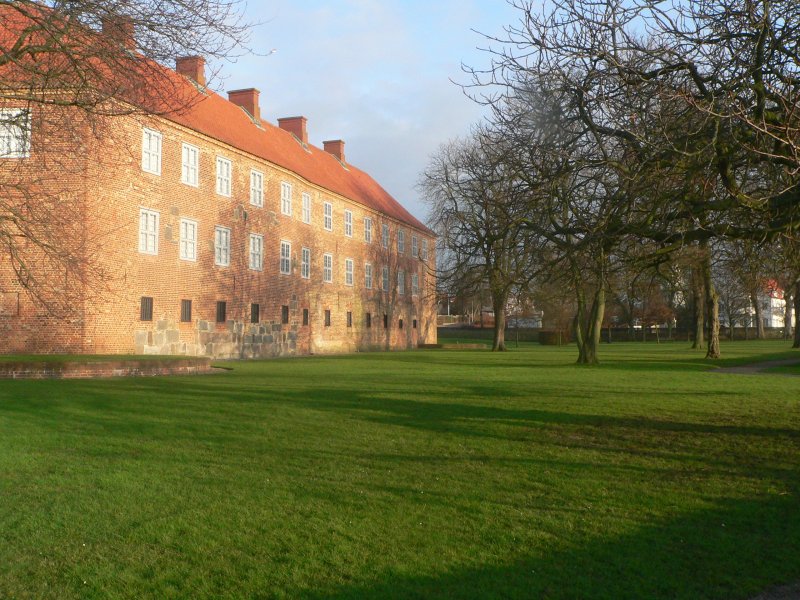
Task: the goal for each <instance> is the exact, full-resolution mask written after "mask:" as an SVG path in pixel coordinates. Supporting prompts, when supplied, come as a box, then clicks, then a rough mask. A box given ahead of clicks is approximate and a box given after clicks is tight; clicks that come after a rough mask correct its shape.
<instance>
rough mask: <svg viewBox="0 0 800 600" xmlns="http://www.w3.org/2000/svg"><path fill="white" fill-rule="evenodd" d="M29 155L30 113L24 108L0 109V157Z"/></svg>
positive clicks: (26, 156) (25, 156) (23, 156)
mask: <svg viewBox="0 0 800 600" xmlns="http://www.w3.org/2000/svg"><path fill="white" fill-rule="evenodd" d="M30 155H31V114H30V111H29V110H28V109H26V108H2V109H0V159H7V158H28V157H29V156H30Z"/></svg>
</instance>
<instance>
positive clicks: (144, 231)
mask: <svg viewBox="0 0 800 600" xmlns="http://www.w3.org/2000/svg"><path fill="white" fill-rule="evenodd" d="M160 218H161V215H160V214H159V212H158V211H157V210H150V209H149V208H140V209H139V253H140V254H150V255H152V256H157V255H158V226H159V221H160Z"/></svg>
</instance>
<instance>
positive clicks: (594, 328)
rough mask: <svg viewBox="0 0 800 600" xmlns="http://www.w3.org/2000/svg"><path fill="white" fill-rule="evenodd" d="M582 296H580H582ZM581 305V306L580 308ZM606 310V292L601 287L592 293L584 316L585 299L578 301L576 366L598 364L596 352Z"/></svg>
mask: <svg viewBox="0 0 800 600" xmlns="http://www.w3.org/2000/svg"><path fill="white" fill-rule="evenodd" d="M582 295H583V294H581V296H582ZM581 304H582V306H581ZM605 309H606V291H605V288H604V287H603V286H602V285H601V286H600V287H599V288H598V289H597V290H596V291H595V293H594V298H593V299H592V309H591V311H590V312H589V314H588V315H587V314H586V300H585V297H584V298H583V299H582V300H581V301H579V310H578V315H576V317H575V318H576V321H577V323H576V334H575V336H576V340H577V341H578V364H581V365H596V364H599V362H600V361H599V360H598V358H597V350H598V348H599V347H600V334H601V333H602V331H603V315H604V314H605Z"/></svg>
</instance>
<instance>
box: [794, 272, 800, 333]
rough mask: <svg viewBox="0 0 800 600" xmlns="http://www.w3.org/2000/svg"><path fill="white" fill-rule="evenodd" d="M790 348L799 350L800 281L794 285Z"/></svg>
mask: <svg viewBox="0 0 800 600" xmlns="http://www.w3.org/2000/svg"><path fill="white" fill-rule="evenodd" d="M792 348H800V280H798V281H797V283H795V284H794V343H793V344H792Z"/></svg>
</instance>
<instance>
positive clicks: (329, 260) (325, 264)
mask: <svg viewBox="0 0 800 600" xmlns="http://www.w3.org/2000/svg"><path fill="white" fill-rule="evenodd" d="M322 281H324V282H325V283H331V282H333V254H324V255H323V256H322Z"/></svg>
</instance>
